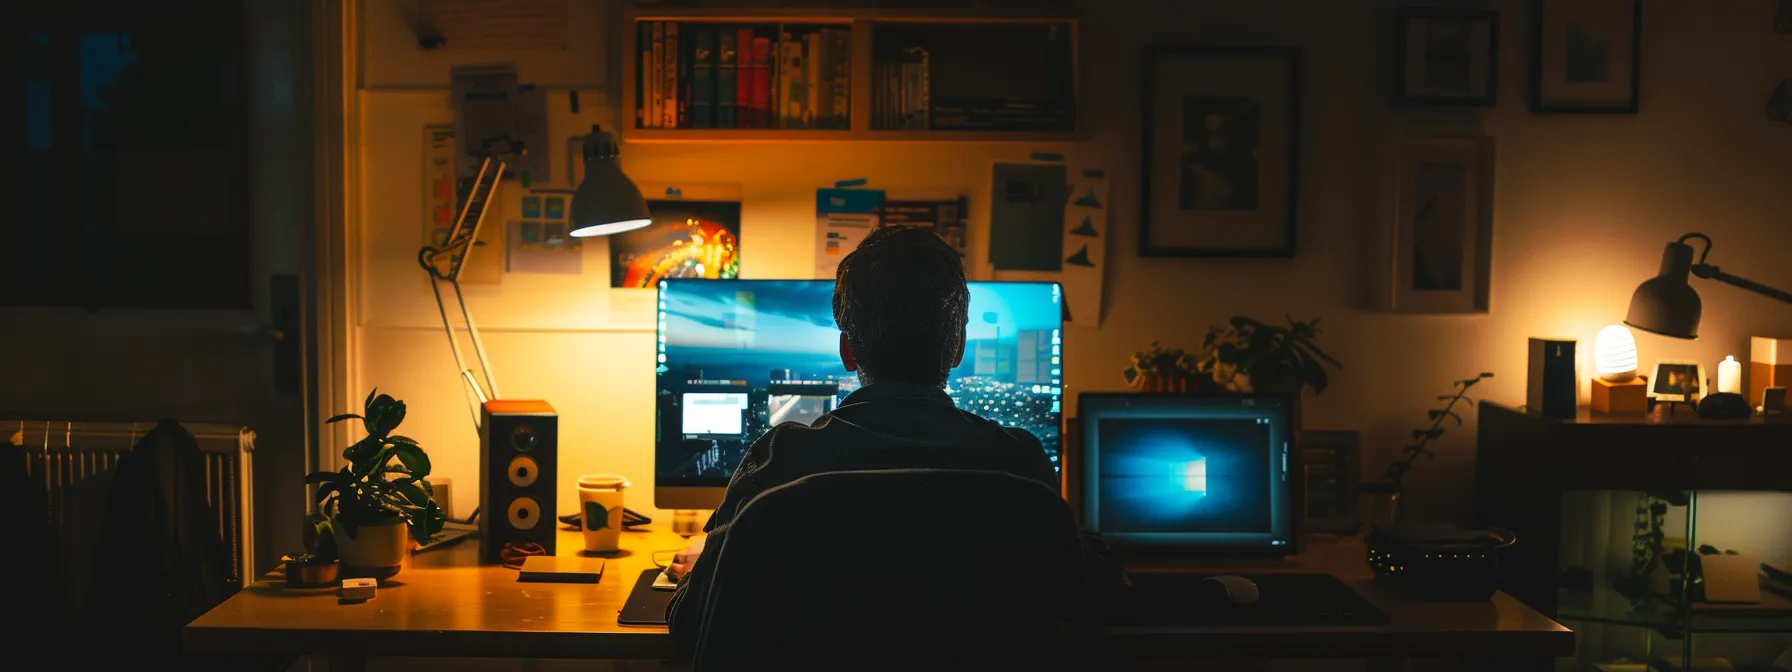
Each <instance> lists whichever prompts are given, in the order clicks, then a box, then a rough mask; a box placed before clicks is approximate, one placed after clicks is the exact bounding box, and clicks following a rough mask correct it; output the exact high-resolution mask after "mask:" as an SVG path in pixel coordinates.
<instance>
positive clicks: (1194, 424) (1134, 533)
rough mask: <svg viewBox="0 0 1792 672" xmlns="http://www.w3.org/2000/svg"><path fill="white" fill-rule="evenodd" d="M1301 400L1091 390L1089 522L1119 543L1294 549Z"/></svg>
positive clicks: (1083, 408) (1086, 421)
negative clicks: (1293, 464) (1296, 423)
mask: <svg viewBox="0 0 1792 672" xmlns="http://www.w3.org/2000/svg"><path fill="white" fill-rule="evenodd" d="M1292 406H1293V401H1292V399H1290V398H1288V397H1285V396H1279V395H1178V394H1106V393H1091V394H1084V395H1082V396H1080V397H1078V410H1079V412H1080V415H1081V418H1082V423H1083V454H1082V458H1081V471H1082V475H1081V481H1082V483H1083V493H1082V513H1083V524H1084V525H1085V526H1086V527H1088V528H1089V529H1090V530H1091V531H1094V532H1098V533H1100V534H1101V535H1102V536H1103V537H1104V538H1106V539H1107V540H1108V542H1109V543H1111V544H1113V545H1115V546H1116V547H1120V546H1133V547H1150V548H1158V549H1162V550H1173V549H1176V548H1192V549H1215V548H1226V549H1234V550H1256V551H1262V552H1269V553H1274V552H1277V551H1283V552H1292V550H1290V549H1292V546H1293V542H1294V534H1295V533H1294V516H1295V511H1294V494H1295V492H1296V488H1298V487H1299V486H1298V483H1292V482H1291V481H1290V476H1289V459H1290V450H1291V442H1292V440H1293V439H1292V430H1291V427H1292V421H1291V416H1292V412H1291V409H1292Z"/></svg>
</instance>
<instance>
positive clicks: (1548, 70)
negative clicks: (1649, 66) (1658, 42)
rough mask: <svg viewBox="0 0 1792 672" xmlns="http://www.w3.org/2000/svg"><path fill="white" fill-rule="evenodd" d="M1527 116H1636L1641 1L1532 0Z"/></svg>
mask: <svg viewBox="0 0 1792 672" xmlns="http://www.w3.org/2000/svg"><path fill="white" fill-rule="evenodd" d="M1532 9H1533V19H1534V20H1533V24H1532V26H1533V31H1532V35H1533V36H1534V42H1533V44H1532V50H1531V111H1532V112H1538V113H1579V114H1636V111H1637V107H1638V103H1639V102H1640V92H1641V89H1642V58H1641V56H1642V46H1641V45H1642V36H1643V3H1642V0H1534V2H1533V7H1532Z"/></svg>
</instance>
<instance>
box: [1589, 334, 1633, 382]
mask: <svg viewBox="0 0 1792 672" xmlns="http://www.w3.org/2000/svg"><path fill="white" fill-rule="evenodd" d="M1593 368H1594V369H1595V370H1596V371H1598V372H1599V379H1600V380H1603V381H1606V382H1608V383H1627V382H1630V381H1632V380H1635V379H1636V337H1634V336H1631V335H1630V330H1629V329H1626V328H1624V325H1622V324H1614V325H1611V326H1609V327H1606V328H1604V329H1600V330H1599V335H1598V336H1596V337H1594V339H1593Z"/></svg>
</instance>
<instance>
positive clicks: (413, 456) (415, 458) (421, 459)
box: [393, 443, 429, 478]
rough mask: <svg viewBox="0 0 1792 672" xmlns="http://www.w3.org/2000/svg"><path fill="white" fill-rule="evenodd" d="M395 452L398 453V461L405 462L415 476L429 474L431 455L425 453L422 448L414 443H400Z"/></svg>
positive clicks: (421, 476) (420, 476) (419, 476)
mask: <svg viewBox="0 0 1792 672" xmlns="http://www.w3.org/2000/svg"><path fill="white" fill-rule="evenodd" d="M393 452H395V453H397V454H398V461H399V462H403V463H404V466H405V468H407V469H410V470H411V474H412V475H413V476H416V477H418V478H424V477H427V476H429V455H427V454H425V453H424V452H423V449H422V448H419V447H417V445H416V444H414V443H413V444H399V445H398V446H397V447H396V448H394V450H393Z"/></svg>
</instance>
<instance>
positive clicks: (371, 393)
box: [361, 387, 380, 413]
mask: <svg viewBox="0 0 1792 672" xmlns="http://www.w3.org/2000/svg"><path fill="white" fill-rule="evenodd" d="M379 393H380V388H377V387H376V388H373V389H371V390H368V391H367V399H366V400H365V401H362V402H361V412H363V413H365V412H368V411H372V410H373V399H374V397H375V396H377V395H379Z"/></svg>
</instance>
